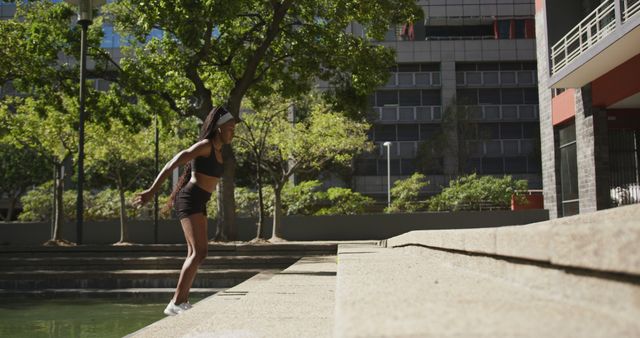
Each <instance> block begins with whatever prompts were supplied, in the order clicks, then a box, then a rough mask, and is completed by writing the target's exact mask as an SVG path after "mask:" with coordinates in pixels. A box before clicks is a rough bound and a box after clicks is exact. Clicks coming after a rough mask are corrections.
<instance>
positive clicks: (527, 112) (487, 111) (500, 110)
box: [462, 104, 539, 121]
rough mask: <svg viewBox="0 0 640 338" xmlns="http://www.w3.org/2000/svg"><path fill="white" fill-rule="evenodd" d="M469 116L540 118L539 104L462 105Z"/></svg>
mask: <svg viewBox="0 0 640 338" xmlns="http://www.w3.org/2000/svg"><path fill="white" fill-rule="evenodd" d="M462 108H463V109H464V110H466V112H467V118H468V119H470V120H472V121H536V120H538V119H539V111H538V109H539V108H538V105H535V104H522V105H513V104H509V105H478V106H462Z"/></svg>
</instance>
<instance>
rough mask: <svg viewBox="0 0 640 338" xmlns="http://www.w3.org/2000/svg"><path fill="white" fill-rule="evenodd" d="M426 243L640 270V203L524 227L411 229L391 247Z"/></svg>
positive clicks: (620, 270)
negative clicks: (639, 249)
mask: <svg viewBox="0 0 640 338" xmlns="http://www.w3.org/2000/svg"><path fill="white" fill-rule="evenodd" d="M408 245H422V246H428V247H434V248H441V249H450V250H459V251H466V252H469V253H480V254H489V255H496V256H502V257H508V258H521V259H527V260H535V261H540V262H544V263H550V264H554V265H558V266H567V267H575V268H584V269H590V270H597V271H606V272H614V273H625V274H632V275H640V251H638V247H640V205H631V206H625V207H620V208H614V209H609V210H603V211H598V212H594V213H589V214H581V215H577V216H573V217H565V218H560V219H554V220H551V221H545V222H540V223H534V224H529V225H521V226H507V227H499V228H481V229H464V230H462V229H461V230H432V231H412V232H409V233H406V234H403V235H400V236H397V237H393V238H391V239H389V240H387V246H389V247H400V246H408Z"/></svg>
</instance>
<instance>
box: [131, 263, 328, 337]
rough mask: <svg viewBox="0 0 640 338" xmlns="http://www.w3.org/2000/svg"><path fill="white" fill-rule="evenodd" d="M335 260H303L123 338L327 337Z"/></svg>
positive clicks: (200, 302) (261, 276)
mask: <svg viewBox="0 0 640 338" xmlns="http://www.w3.org/2000/svg"><path fill="white" fill-rule="evenodd" d="M335 286H336V259H335V256H327V257H304V258H302V259H300V260H299V261H298V262H296V263H295V264H293V265H292V266H290V267H289V268H287V269H285V270H284V271H281V272H278V273H268V272H267V273H260V274H258V275H256V276H255V277H253V278H251V279H249V280H247V281H246V282H244V283H242V284H240V285H237V286H235V287H233V288H231V289H228V290H225V291H223V292H219V293H217V294H216V295H214V296H213V297H207V298H206V299H203V300H201V301H199V302H198V303H196V304H195V305H194V307H193V309H191V310H189V311H187V312H185V313H182V314H180V315H179V316H174V317H165V318H163V319H162V320H159V321H157V322H155V323H152V324H151V325H149V326H147V327H145V328H142V329H140V330H138V331H136V332H133V333H131V334H130V335H128V336H126V337H138V338H142V337H152V338H156V337H282V338H287V337H291V338H299V337H314V338H315V337H331V333H332V331H333V320H334V318H333V313H334V306H335V297H334V290H335Z"/></svg>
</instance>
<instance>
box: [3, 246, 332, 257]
mask: <svg viewBox="0 0 640 338" xmlns="http://www.w3.org/2000/svg"><path fill="white" fill-rule="evenodd" d="M337 248H338V247H337V244H336V243H335V242H285V243H277V244H271V243H268V244H253V243H245V242H238V243H229V244H217V243H216V244H209V247H208V251H209V254H211V255H218V256H221V255H245V256H247V255H254V254H257V255H278V254H279V255H297V256H313V255H335V253H336V251H337ZM186 252H187V247H186V245H184V244H144V245H141V244H134V245H125V246H116V245H77V246H70V247H47V246H0V258H1V257H30V256H39V255H49V256H56V255H64V256H73V255H80V256H84V255H86V256H117V255H123V256H138V255H143V256H156V255H163V256H169V255H182V256H184V255H185V253H186Z"/></svg>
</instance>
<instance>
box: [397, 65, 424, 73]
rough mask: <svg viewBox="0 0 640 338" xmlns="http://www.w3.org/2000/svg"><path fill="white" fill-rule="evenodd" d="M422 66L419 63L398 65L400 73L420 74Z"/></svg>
mask: <svg viewBox="0 0 640 338" xmlns="http://www.w3.org/2000/svg"><path fill="white" fill-rule="evenodd" d="M419 71H420V64H417V63H401V64H398V72H401V73H402V72H419Z"/></svg>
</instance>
